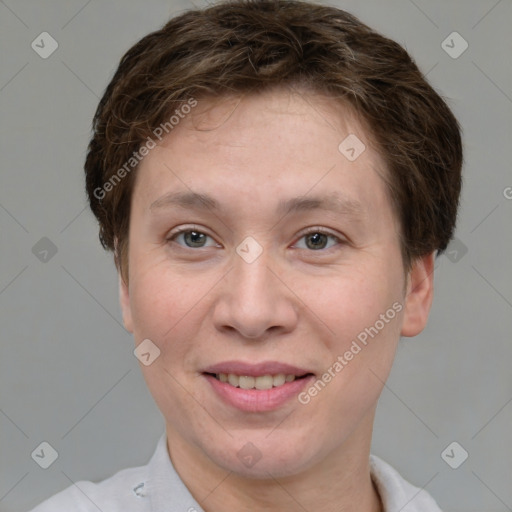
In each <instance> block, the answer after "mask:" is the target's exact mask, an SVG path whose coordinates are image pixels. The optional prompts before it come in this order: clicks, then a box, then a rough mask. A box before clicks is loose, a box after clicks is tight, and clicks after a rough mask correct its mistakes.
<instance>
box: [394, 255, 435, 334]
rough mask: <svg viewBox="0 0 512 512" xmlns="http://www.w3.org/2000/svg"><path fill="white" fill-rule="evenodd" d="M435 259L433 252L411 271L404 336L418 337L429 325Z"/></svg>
mask: <svg viewBox="0 0 512 512" xmlns="http://www.w3.org/2000/svg"><path fill="white" fill-rule="evenodd" d="M434 258H435V254H434V253H433V252H432V253H430V254H427V255H426V256H422V257H421V258H418V259H417V260H416V261H415V262H414V263H413V265H412V268H411V270H410V271H409V275H408V278H407V291H406V296H405V312H404V317H403V318H404V320H403V323H402V331H401V335H402V336H416V335H417V334H419V333H420V332H421V331H422V330H423V329H424V328H425V325H426V324H427V319H428V314H429V312H430V306H431V305H432V298H433V296H434Z"/></svg>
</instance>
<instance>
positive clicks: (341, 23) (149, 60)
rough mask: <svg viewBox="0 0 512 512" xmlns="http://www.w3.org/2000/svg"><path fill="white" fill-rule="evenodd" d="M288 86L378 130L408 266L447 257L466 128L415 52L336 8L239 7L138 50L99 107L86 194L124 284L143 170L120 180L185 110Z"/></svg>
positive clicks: (209, 14)
mask: <svg viewBox="0 0 512 512" xmlns="http://www.w3.org/2000/svg"><path fill="white" fill-rule="evenodd" d="M280 85H283V86H284V85H298V86H303V87H305V88H306V89H308V90H313V91H317V92H319V93H327V94H328V95H329V96H331V97H332V98H333V99H334V100H338V101H341V102H343V103H344V104H345V105H350V106H351V107H352V109H353V110H354V111H355V112H356V113H357V114H358V116H359V117H360V118H361V119H362V120H363V121H364V124H365V126H367V127H369V129H370V133H369V135H371V139H372V144H374V145H375V148H376V149H377V150H378V152H379V154H380V155H381V156H382V158H383V159H384V161H385V163H386V165H387V172H388V176H387V181H388V185H389V190H390V197H391V199H392V203H393V206H394V208H395V211H396V214H397V216H398V219H399V221H400V225H401V245H402V254H403V260H404V265H405V266H406V267H409V266H410V264H411V262H412V261H414V260H415V259H416V258H418V257H420V256H423V255H425V254H428V253H430V252H432V251H435V250H438V251H439V252H442V251H443V250H444V249H445V248H446V246H447V244H448V243H449V241H450V239H451V237H452V236H453V231H454V229H455V222H456V216H457V209H458V203H459V195H460V189H461V167H462V142H461V134H460V126H459V124H458V122H457V120H456V119H455V117H454V115H453V114H452V112H451V110H450V109H449V107H448V106H447V104H446V103H445V101H444V100H443V99H442V98H441V97H440V95H439V94H437V93H436V91H435V90H434V89H433V88H432V87H431V86H430V85H429V84H428V83H427V81H426V79H425V77H424V76H423V74H422V73H421V72H420V71H419V70H418V68H417V66H416V64H415V63H414V62H413V60H412V59H411V57H410V56H409V55H408V53H407V52H406V51H405V50H404V49H403V48H402V47H401V46H400V45H399V44H398V43H396V42H394V41H392V40H390V39H388V38H386V37H384V36H382V35H380V34H378V33H377V32H375V31H374V30H372V29H370V28H369V27H368V26H366V25H365V24H363V23H362V22H360V21H359V20H358V19H357V18H355V17H354V16H352V15H351V14H349V13H347V12H344V11H342V10H340V9H337V8H334V7H329V6H322V5H316V4H312V3H308V2H302V1H296V0H234V1H224V2H221V3H218V4H216V5H213V6H210V7H208V8H206V9H197V10H191V11H187V12H185V13H184V14H181V15H180V16H178V17H175V18H173V19H171V20H170V21H169V22H167V24H166V25H165V26H164V27H163V28H162V29H160V30H157V31H155V32H153V33H151V34H149V35H147V36H145V37H144V38H143V39H141V40H140V41H139V42H138V43H136V44H135V45H134V46H133V47H132V48H131V49H130V50H128V52H127V53H126V54H125V55H124V56H123V58H122V59H121V62H120V64H119V67H118V69H117V71H116V73H115V75H114V77H113V79H112V80H111V82H110V83H109V85H108V86H107V88H106V90H105V93H104V95H103V97H102V98H101V101H100V103H99V105H98V108H97V110H96V113H95V116H94V121H93V136H92V139H91V141H90V144H89V148H88V153H87V158H86V162H85V172H86V187H87V192H88V196H89V202H90V206H91V209H92V211H93V213H94V214H95V216H96V218H97V219H98V221H99V225H100V240H101V243H102V245H103V247H105V248H108V249H110V250H115V254H116V264H117V265H118V267H119V268H120V270H121V274H122V275H123V277H125V278H127V273H126V274H125V270H126V268H127V246H128V226H129V219H130V200H131V195H132V194H131V192H132V188H133V183H134V173H135V171H134V172H124V173H122V176H123V179H122V180H121V179H119V183H118V182H117V181H116V182H113V181H112V180H113V179H114V178H116V176H115V175H116V173H118V174H117V178H120V175H119V171H120V170H121V168H122V166H123V165H125V166H126V162H127V161H129V160H130V158H132V157H133V155H134V154H135V153H136V152H137V151H138V150H139V148H140V147H141V145H142V144H143V143H145V142H146V140H149V139H148V137H151V134H152V133H153V131H154V130H155V129H156V128H157V127H158V126H159V125H161V124H162V123H164V122H165V121H166V119H168V118H169V116H170V115H171V114H172V113H173V112H175V111H176V110H177V109H178V108H180V107H181V106H182V105H183V104H184V102H185V101H187V99H190V98H197V99H200V98H201V97H205V96H212V95H213V96H214V97H215V96H217V97H219V96H222V95H228V94H229V95H232V94H246V93H250V92H251V91H254V90H258V91H261V90H262V89H265V88H269V87H275V86H280ZM340 142H341V141H340ZM125 169H126V167H125ZM107 183H110V184H111V186H109V187H105V184H107ZM99 191H100V192H99Z"/></svg>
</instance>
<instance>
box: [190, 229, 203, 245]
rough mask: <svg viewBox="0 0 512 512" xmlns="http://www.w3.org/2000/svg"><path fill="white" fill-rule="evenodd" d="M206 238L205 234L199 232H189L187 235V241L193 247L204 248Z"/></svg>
mask: <svg viewBox="0 0 512 512" xmlns="http://www.w3.org/2000/svg"><path fill="white" fill-rule="evenodd" d="M204 238H205V235H204V233H199V232H198V231H187V232H186V233H185V241H186V243H187V245H189V246H191V247H202V245H203V243H204Z"/></svg>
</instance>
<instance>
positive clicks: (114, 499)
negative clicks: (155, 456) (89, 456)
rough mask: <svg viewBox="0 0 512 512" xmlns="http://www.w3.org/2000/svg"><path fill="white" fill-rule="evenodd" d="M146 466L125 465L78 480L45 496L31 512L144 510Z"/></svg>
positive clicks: (147, 505)
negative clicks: (92, 478) (107, 474)
mask: <svg viewBox="0 0 512 512" xmlns="http://www.w3.org/2000/svg"><path fill="white" fill-rule="evenodd" d="M146 478H147V466H140V467H134V468H127V469H123V470H121V471H119V472H117V473H116V474H115V475H113V476H111V477H110V478H107V479H106V480H103V481H101V482H98V483H94V482H89V481H79V482H76V483H75V484H73V485H70V486H69V487H68V488H66V489H64V490H63V491H61V492H59V493H58V494H55V495H54V496H52V497H51V498H49V499H47V500H46V501H44V502H43V503H41V504H40V505H38V506H37V507H36V508H34V509H33V510H32V511H31V512H60V511H62V512H68V511H70V510H73V511H75V512H98V510H105V511H107V510H108V511H109V512H121V511H122V512H128V511H130V512H131V511H133V512H145V511H147V510H150V508H149V504H148V503H147V500H145V499H143V498H144V497H145V493H146V489H145V485H146V484H145V481H146Z"/></svg>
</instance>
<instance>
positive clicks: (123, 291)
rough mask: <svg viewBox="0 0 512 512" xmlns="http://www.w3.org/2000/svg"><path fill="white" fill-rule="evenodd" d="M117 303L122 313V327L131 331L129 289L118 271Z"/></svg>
mask: <svg viewBox="0 0 512 512" xmlns="http://www.w3.org/2000/svg"><path fill="white" fill-rule="evenodd" d="M119 303H120V305H121V313H122V315H123V323H124V328H125V329H126V330H127V331H128V332H131V333H133V322H132V310H131V305H130V290H129V287H128V285H127V284H126V283H125V282H124V280H123V278H122V277H121V273H119Z"/></svg>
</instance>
